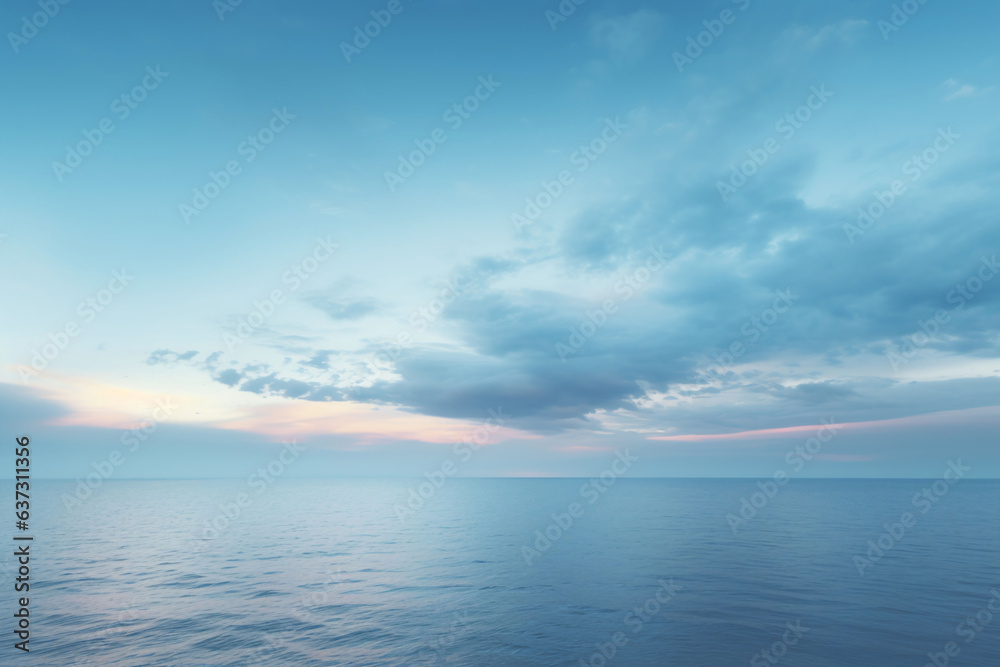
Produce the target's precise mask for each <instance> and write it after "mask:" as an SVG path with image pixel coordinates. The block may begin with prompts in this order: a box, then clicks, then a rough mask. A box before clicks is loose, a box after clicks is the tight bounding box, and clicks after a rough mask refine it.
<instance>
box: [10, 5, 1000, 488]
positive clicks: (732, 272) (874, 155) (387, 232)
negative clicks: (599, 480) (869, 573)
mask: <svg viewBox="0 0 1000 667" xmlns="http://www.w3.org/2000/svg"><path fill="white" fill-rule="evenodd" d="M390 4H391V3H388V2H371V3H350V4H343V5H342V4H337V5H333V4H328V3H319V2H288V3H276V2H262V1H256V0H246V1H245V2H243V3H242V4H240V5H238V6H236V7H233V8H232V11H226V12H224V13H221V19H220V11H219V10H218V7H219V6H221V5H218V4H216V5H214V6H213V4H212V3H211V2H207V1H200V2H173V3H160V4H154V5H148V4H145V3H143V4H136V3H127V2H104V3H100V4H99V5H98V6H93V5H87V4H85V3H80V4H77V3H74V2H70V3H69V4H66V5H59V8H58V12H57V13H55V15H54V16H52V17H51V18H48V20H47V21H41V20H40V19H35V20H36V23H44V25H42V27H40V28H38V29H37V30H34V31H33V30H32V29H31V28H30V27H28V28H25V25H27V24H26V23H25V21H26V20H27V21H29V22H30V21H31V20H33V19H32V18H31V17H32V15H35V14H36V13H37V12H39V11H42V10H40V9H39V5H38V4H37V3H30V2H20V1H19V2H13V3H7V4H5V6H4V7H3V9H2V11H0V24H2V25H3V26H4V30H5V33H6V41H7V44H6V45H5V46H4V47H3V48H2V49H0V53H2V55H0V72H2V84H3V90H4V93H5V94H4V99H5V104H3V105H2V107H0V114H2V116H0V118H2V123H3V127H4V128H6V130H7V131H6V132H4V133H3V136H2V144H0V148H2V155H3V159H2V161H0V170H2V171H0V206H2V209H0V210H2V211H3V215H2V223H0V232H2V233H3V234H4V235H5V236H3V237H2V242H0V275H2V278H3V281H4V284H5V285H7V289H5V290H3V293H2V294H0V300H2V304H3V312H4V313H5V318H4V325H3V345H2V347H0V354H2V369H0V372H2V373H3V377H2V378H0V379H2V382H3V383H2V384H0V391H2V393H3V394H4V400H3V403H2V406H3V408H2V409H3V410H4V411H5V413H7V414H6V415H5V416H6V417H7V418H8V419H9V420H13V422H14V423H16V424H18V426H17V428H19V429H21V431H23V432H24V433H28V434H31V435H32V436H33V437H35V438H37V439H39V440H42V441H44V442H45V443H46V444H45V451H46V454H43V455H40V456H39V459H38V461H37V463H36V465H37V467H38V474H40V475H42V476H53V477H67V478H76V477H81V476H83V475H85V474H87V472H88V471H90V470H91V466H92V465H93V463H94V462H95V461H100V460H103V459H104V458H106V457H107V456H108V455H109V453H110V452H113V451H115V450H116V448H118V449H120V448H121V438H122V435H123V433H127V432H128V431H129V430H130V429H133V428H136V427H139V426H141V425H143V424H144V423H145V424H146V426H147V428H150V425H151V424H153V425H155V427H156V428H155V429H153V430H152V432H151V433H148V434H147V435H148V440H144V441H143V446H142V447H141V448H138V449H136V450H135V451H134V452H128V456H127V457H125V458H126V461H125V462H124V464H122V465H121V466H120V469H118V470H116V472H115V474H116V475H117V476H120V477H150V476H152V477H160V476H168V477H187V476H193V477H205V476H233V477H242V476H245V475H246V474H247V471H248V470H252V469H253V468H254V467H255V466H256V465H257V464H258V463H260V462H266V461H267V460H268V458H269V457H270V456H271V452H274V451H277V450H278V449H280V447H281V445H280V444H279V443H281V442H284V441H290V440H296V441H297V442H300V443H304V445H305V446H306V447H307V451H308V454H306V455H304V456H303V459H302V460H303V461H309V462H310V463H309V464H308V466H301V467H300V468H299V469H297V470H296V471H295V472H294V474H299V475H306V474H315V475H412V476H419V475H421V474H423V473H424V472H426V471H428V470H433V469H437V468H438V467H439V466H440V463H441V461H442V460H445V459H447V458H448V457H451V456H453V444H454V443H455V442H456V441H460V440H462V439H464V438H467V437H470V436H471V435H472V434H475V433H476V430H477V429H480V428H482V427H483V425H484V423H486V420H487V419H490V418H491V417H490V414H491V413H490V412H489V411H491V410H492V411H494V413H496V411H498V410H499V411H501V412H500V414H502V415H505V416H504V418H503V424H502V425H500V427H499V428H497V429H492V428H491V429H490V430H489V434H488V435H489V440H488V442H487V444H486V445H485V446H483V447H482V448H481V449H477V450H476V455H475V457H472V458H471V459H470V460H469V461H467V462H463V466H461V470H460V471H459V472H460V474H463V475H589V474H593V473H594V472H596V471H599V470H601V469H603V466H604V463H605V460H610V458H611V457H613V452H614V450H615V449H616V448H619V447H628V448H630V449H631V450H632V451H634V452H639V453H640V456H641V459H642V461H643V464H642V466H637V468H636V471H637V472H636V475H639V476H642V475H648V476H715V475H720V476H766V475H769V474H771V473H772V472H773V471H775V470H776V469H778V468H780V467H782V466H783V465H784V457H785V455H786V453H787V452H788V451H789V450H791V449H793V448H794V447H795V446H796V445H800V444H801V443H803V442H804V441H806V439H807V438H808V437H810V436H811V435H812V433H813V432H814V431H815V430H816V429H818V428H819V427H820V425H821V424H822V423H823V420H829V419H833V420H834V421H835V422H836V423H837V424H843V425H845V426H844V427H843V428H842V429H840V430H839V431H838V433H837V435H836V437H835V438H834V439H833V440H832V441H831V442H829V443H827V444H824V445H823V448H822V451H821V452H819V453H818V454H817V455H816V457H815V458H814V459H813V460H810V465H809V467H808V468H807V469H805V470H803V471H802V473H801V474H802V475H804V476H861V477H872V476H875V477H878V476H897V475H900V476H935V475H937V474H938V473H939V468H941V467H942V465H944V464H945V462H946V461H947V460H948V459H949V458H954V457H956V456H961V457H964V459H963V460H965V461H966V463H969V462H971V463H972V464H973V468H974V471H973V473H972V474H973V475H975V476H984V477H994V476H996V475H997V474H998V472H1000V465H998V457H997V448H996V435H995V434H996V433H997V428H996V427H997V425H998V422H1000V410H998V405H1000V359H998V345H1000V334H998V332H1000V318H998V309H997V304H998V300H1000V296H998V294H1000V280H992V278H993V277H994V275H995V273H996V272H997V271H998V270H1000V269H996V268H995V261H996V260H995V257H996V254H997V252H998V234H997V233H998V223H997V215H996V211H997V210H998V206H997V204H998V202H997V194H996V193H997V191H998V188H997V185H998V182H997V181H998V178H997V175H998V173H1000V171H998V168H1000V163H998V158H997V155H998V154H1000V152H998V150H997V149H998V145H1000V134H998V124H997V111H998V91H997V87H996V84H997V66H998V54H997V47H996V25H997V19H998V12H1000V8H998V7H997V6H996V4H995V3H991V2H963V3H943V2H934V1H933V0H931V1H929V2H926V3H925V4H922V5H920V4H919V3H914V4H913V5H912V6H911V5H907V8H909V9H911V10H915V11H913V13H912V14H909V15H905V16H906V20H905V22H903V21H902V19H901V17H903V16H904V14H898V13H897V14H896V15H895V17H894V11H895V10H894V6H893V4H892V3H883V2H842V3H819V2H776V3H763V2H756V1H751V2H747V1H746V0H740V1H739V2H710V3H684V4H679V3H674V4H666V3H660V4H644V3H637V2H600V1H598V0H588V1H587V2H586V3H584V4H582V5H580V6H578V7H577V8H576V10H575V11H574V12H573V13H572V14H570V15H568V16H565V17H563V18H565V21H558V22H556V21H554V20H553V19H552V18H551V17H552V16H553V15H551V14H550V15H548V16H547V15H546V12H547V11H550V12H552V11H554V12H558V11H559V9H558V7H559V5H558V3H556V2H510V3H502V4H486V3H471V2H460V1H441V2H433V1H420V2H409V1H407V0H402V1H401V2H400V3H399V4H393V5H392V7H390ZM389 9H394V10H396V13H394V14H393V13H391V12H389ZM899 11H903V10H902V9H900V10H899ZM371 12H375V13H376V14H375V16H376V17H382V19H383V22H385V23H386V25H384V26H382V27H380V28H379V30H378V34H377V35H376V36H375V37H373V38H371V39H370V41H369V43H368V44H367V45H364V46H363V48H358V49H357V51H356V52H352V53H351V55H350V61H349V62H348V58H346V57H345V55H344V52H345V48H344V47H343V46H342V45H343V44H344V43H351V42H352V41H353V40H354V39H355V34H356V33H355V27H360V28H361V29H362V30H363V29H364V26H365V24H366V23H367V22H370V21H372V20H374V19H373V15H372V14H371ZM387 12H388V13H387ZM387 16H388V17H390V18H391V20H388V21H386V20H385V17H387ZM25 17H28V18H27V19H26V18H25ZM894 18H895V20H896V24H898V25H896V24H893V23H892V21H893V19H894ZM706 22H707V24H706ZM886 22H888V23H886ZM888 25H892V26H893V28H897V27H898V29H891V28H887V27H886V26H888ZM553 26H554V27H553ZM369 29H370V30H371V32H373V33H374V32H375V29H374V28H373V27H372V28H369ZM710 31H714V32H716V33H717V34H714V35H713V34H711V32H710ZM699 33H701V34H700V35H699ZM12 35H13V36H12ZM689 38H690V39H691V40H693V43H697V41H698V40H699V39H700V40H701V42H702V44H703V46H702V47H701V52H700V53H699V52H698V50H697V49H695V48H693V47H690V44H691V43H692V42H689ZM357 44H362V45H363V42H357ZM689 49H690V50H689ZM348 50H349V49H348ZM678 53H679V54H682V55H686V56H687V57H688V58H689V60H688V61H685V60H683V59H682V58H680V56H677V55H675V54H678ZM678 62H681V63H682V66H681V67H678V66H677V63H678ZM477 93H478V97H477ZM123 95H124V96H125V99H124V100H123V99H122V96H123ZM455 105H459V109H458V110H456V109H455ZM463 105H464V106H463ZM126 110H127V112H128V113H127V115H126V113H125V111H126ZM796 114H798V116H797V117H796ZM456 119H457V120H456ZM458 121H460V122H458ZM102 123H104V125H103V127H104V128H105V129H106V128H109V127H110V128H112V131H111V132H105V131H102V130H101V128H102ZM88 137H90V138H89V139H88ZM97 137H99V138H100V141H99V142H97V141H96V139H95V138H97ZM81 142H83V146H82V148H81ZM255 142H256V143H255ZM91 143H95V144H96V145H89V144H91ZM254 146H256V147H254ZM421 147H424V148H421ZM427 147H433V151H431V150H430V149H429V148H427ZM71 149H72V150H73V151H77V150H78V149H79V152H87V153H88V154H87V155H86V156H83V157H82V158H81V159H80V161H79V164H78V165H77V166H73V165H75V164H76V162H75V160H76V158H75V157H71V156H68V155H67V153H68V152H69V151H70V150H71ZM414 151H422V153H428V154H422V153H417V154H415V155H416V157H415V158H413V162H419V163H420V164H419V166H416V167H415V168H414V169H413V170H412V174H411V173H409V172H408V171H407V170H406V168H405V167H404V168H403V170H402V171H400V160H401V159H402V160H404V161H410V160H411V157H412V156H413V155H414ZM755 156H756V162H753V159H754V158H755ZM251 157H252V159H250V158H251ZM67 160H69V162H67ZM57 163H58V164H57ZM67 165H68V166H67ZM68 167H72V168H68ZM227 168H228V169H229V171H228V172H227V171H226V170H227ZM387 172H390V173H393V172H394V173H396V175H397V176H398V175H400V174H404V175H405V178H403V177H400V178H401V181H402V182H400V180H396V179H393V178H392V177H391V176H390V177H388V180H389V181H394V183H393V185H392V187H390V186H389V185H387V176H386V174H387ZM213 174H214V180H215V183H224V187H221V188H215V187H214V185H213ZM734 174H735V176H734ZM560 180H561V182H560ZM206 186H208V194H211V195H212V196H211V197H208V196H205V195H206V192H205V190H206ZM894 187H895V188H896V190H895V193H893V188H894ZM553 194H555V196H553ZM723 195H724V196H723ZM203 196H204V197H205V199H204V200H202V199H200V197H203ZM880 197H881V200H880ZM199 202H200V204H203V205H204V206H203V208H202V209H195V205H196V203H199ZM533 206H537V207H538V210H537V212H536V211H535V210H534V209H533V208H532V207H533ZM186 207H191V208H186ZM859 209H861V210H865V211H869V212H872V213H874V215H873V216H872V220H871V223H870V224H869V223H867V222H866V223H865V224H866V225H867V226H866V227H862V226H858V220H859ZM192 210H196V211H197V212H196V213H193V212H192ZM185 211H186V213H185ZM536 213H537V215H536ZM518 216H520V217H518ZM529 218H530V219H529ZM863 221H864V220H863ZM525 223H530V224H525ZM333 246H336V247H335V249H332V248H333ZM331 249H332V250H331ZM116 271H117V272H119V274H118V275H119V278H115V273H114V272H116ZM123 271H124V274H123V273H122V272H123ZM970 281H971V282H970ZM449 286H451V287H449ZM977 287H978V288H977ZM782 294H784V295H785V296H784V297H783V298H782V297H781V295H782ZM88 299H95V300H97V304H98V305H99V306H100V311H99V312H98V309H97V308H96V307H94V306H93V305H91V306H87V305H86V302H87V300H88ZM102 299H103V301H104V302H106V303H102ZM272 299H273V301H272ZM81 303H83V304H85V305H83V306H81V305H80V304H81ZM255 311H256V312H258V313H261V314H260V315H252V316H251V313H252V312H255ZM248 317H249V318H250V319H251V320H253V323H251V322H248V323H247V324H244V325H243V329H242V331H243V332H244V333H248V334H249V335H246V336H243V335H241V334H240V331H241V328H240V323H241V321H243V320H247V318H248ZM935 318H937V319H935ZM254 323H255V324H254ZM67 325H70V328H71V330H72V331H75V332H76V333H75V334H73V335H70V334H66V335H65V337H63V336H62V334H61V333H60V332H65V331H66V327H67ZM924 332H929V334H931V335H926V334H925V333H924ZM915 334H916V339H915V340H914V338H913V336H914V335H915ZM64 338H65V340H64ZM60 341H63V342H65V345H60V344H59V343H60ZM234 341H235V343H234ZM46 345H49V348H48V350H47V352H48V353H49V354H46V349H45V346H46ZM53 346H55V347H53ZM734 346H735V347H734ZM62 348H64V349H62ZM731 351H732V352H735V354H734V356H733V357H732V358H731V359H730V358H729V357H727V356H726V355H727V354H728V353H730V352H731ZM39 355H41V356H39ZM47 357H51V358H47ZM157 401H161V402H163V401H166V402H167V403H168V404H170V405H172V406H176V407H171V409H170V411H169V414H166V413H165V412H164V410H162V409H161V410H160V411H159V412H158V413H156V414H158V415H159V417H154V410H155V409H156V407H157ZM161 417H162V418H161ZM146 420H154V421H152V422H147V421H146ZM7 423H10V422H9V421H8V422H7ZM640 467H641V468H642V469H641V470H640V469H639V468H640ZM290 474H293V473H290Z"/></svg>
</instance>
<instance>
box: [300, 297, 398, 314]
mask: <svg viewBox="0 0 1000 667" xmlns="http://www.w3.org/2000/svg"><path fill="white" fill-rule="evenodd" d="M302 300H303V301H305V302H306V303H308V304H309V305H310V306H312V307H314V308H318V309H319V310H321V311H323V312H324V313H326V314H327V316H329V317H330V318H331V319H334V320H360V319H361V318H362V317H365V316H366V315H370V314H371V313H374V312H376V311H377V310H378V308H379V304H378V301H377V300H375V299H372V298H363V299H336V298H333V297H331V296H329V295H327V294H310V295H304V296H303V297H302Z"/></svg>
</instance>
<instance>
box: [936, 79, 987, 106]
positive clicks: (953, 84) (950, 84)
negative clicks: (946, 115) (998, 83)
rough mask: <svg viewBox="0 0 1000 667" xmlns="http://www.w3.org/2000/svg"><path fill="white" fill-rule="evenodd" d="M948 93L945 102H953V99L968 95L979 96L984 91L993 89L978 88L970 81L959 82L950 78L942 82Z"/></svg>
mask: <svg viewBox="0 0 1000 667" xmlns="http://www.w3.org/2000/svg"><path fill="white" fill-rule="evenodd" d="M942 85H943V86H944V87H945V89H946V90H948V94H947V95H945V96H944V101H945V102H951V101H952V100H958V99H963V98H967V97H978V96H979V95H982V94H983V93H985V92H987V91H989V90H992V87H990V88H977V87H975V86H973V85H972V84H969V83H959V82H958V81H956V80H955V79H948V80H947V81H945V82H944V83H943V84H942Z"/></svg>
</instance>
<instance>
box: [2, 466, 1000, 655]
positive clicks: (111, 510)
mask: <svg viewBox="0 0 1000 667" xmlns="http://www.w3.org/2000/svg"><path fill="white" fill-rule="evenodd" d="M418 483H419V482H417V481H414V482H410V481H400V480H333V481H313V480H308V481H303V480H292V479H280V480H277V481H276V482H275V483H274V484H273V485H272V486H271V487H270V488H268V489H267V490H266V491H265V492H264V493H261V494H260V495H258V494H257V493H256V489H254V488H250V487H248V486H247V485H246V484H245V483H243V482H236V481H225V482H220V481H155V482H106V483H105V484H104V485H103V486H101V487H100V488H99V489H98V490H97V492H96V493H95V494H94V495H93V496H92V497H91V498H89V499H87V500H85V501H83V502H81V503H80V505H79V506H77V507H75V508H74V509H73V510H71V511H68V510H67V509H66V508H65V507H64V505H63V502H62V501H61V497H62V495H63V494H64V493H73V489H74V487H75V483H64V482H35V483H33V496H34V500H33V523H32V531H31V533H33V534H34V535H35V542H34V543H33V546H32V556H33V558H32V570H31V578H32V581H31V613H32V616H31V619H32V631H33V632H32V639H31V647H32V651H31V653H30V655H17V656H15V660H13V661H7V660H6V659H5V660H3V661H0V662H3V663H4V664H23V665H53V666H62V665H183V666H195V665H251V664H257V665H433V664H441V665H512V666H513V665H567V666H569V665H581V664H583V665H595V666H599V665H602V664H605V661H606V664H608V665H683V666H705V667H722V666H727V667H728V666H731V665H748V664H749V665H771V664H780V665H787V666H789V667H792V666H802V667H825V666H831V667H832V666H867V665H871V666H873V667H896V666H900V667H903V666H913V667H922V666H923V665H925V664H928V663H929V660H930V658H929V657H928V653H932V654H934V653H939V652H942V651H944V650H945V646H946V645H947V644H948V642H955V643H956V646H957V648H958V649H959V653H958V655H956V656H954V657H952V658H950V663H949V664H951V665H956V666H959V667H962V666H964V667H974V666H979V667H997V666H998V665H1000V612H990V611H989V610H988V605H989V603H990V601H991V598H992V596H993V593H992V592H991V591H994V590H996V591H998V593H997V595H998V596H1000V482H995V481H978V480H962V481H960V482H958V483H957V484H955V485H954V486H952V487H950V488H949V489H948V492H947V494H946V495H944V496H942V497H940V499H939V500H938V501H937V502H936V503H934V504H933V505H931V506H930V508H929V509H927V511H926V513H922V509H926V507H927V506H926V505H924V504H920V505H915V504H914V502H913V500H914V495H915V494H918V493H920V492H921V490H922V489H924V488H929V485H930V481H924V480H894V481H882V480H852V481H845V480H793V481H792V482H790V483H789V484H788V486H786V487H784V488H782V489H780V491H779V492H778V493H777V495H775V496H774V497H773V498H771V499H769V500H767V503H766V504H765V505H764V506H763V507H762V508H761V509H758V510H757V513H756V515H755V516H753V517H751V518H750V519H749V520H748V521H747V522H746V524H745V525H742V526H739V527H738V529H737V532H736V533H735V534H734V532H733V530H732V529H731V527H730V521H727V518H726V515H727V514H733V515H738V514H739V512H740V506H741V499H743V498H746V499H748V500H749V499H750V496H751V494H752V493H753V492H755V491H756V490H757V488H756V486H755V485H756V481H755V480H643V479H619V480H618V481H617V482H616V483H615V484H614V485H613V486H612V487H610V488H609V489H607V492H606V493H603V494H600V495H597V496H596V498H597V499H596V500H595V501H594V502H593V503H590V502H589V500H591V499H594V498H595V495H594V494H589V493H588V494H587V495H581V492H580V490H581V485H582V484H583V483H584V480H573V479H560V480H459V479H452V480H448V481H447V482H446V483H445V485H444V486H443V487H442V488H441V489H440V490H438V491H436V492H435V494H434V495H433V496H432V497H431V498H430V499H429V500H427V501H426V503H425V505H424V507H422V508H421V509H419V510H417V511H415V512H413V513H412V514H408V515H406V516H405V518H404V520H400V518H399V516H398V512H397V509H396V508H397V506H403V505H405V503H406V499H407V494H408V490H409V488H410V487H415V486H416V485H417V484H418ZM3 484H4V489H5V495H4V497H8V498H10V497H12V495H13V490H12V485H11V483H10V482H4V483H3ZM240 493H246V494H247V497H248V498H250V500H251V503H250V505H249V506H248V507H243V508H238V507H237V506H235V505H234V504H233V503H234V501H235V500H236V498H237V496H238V495H239V494H240ZM761 499H762V496H758V497H757V498H756V501H757V502H758V503H760V501H761ZM571 503H578V504H579V510H577V511H576V512H575V513H576V514H577V516H576V517H572V516H569V512H568V510H569V508H570V505H571ZM227 506H228V512H229V514H230V515H232V516H235V518H233V519H227V518H225V516H226V515H225V512H226V511H227ZM236 509H238V510H239V516H236V515H235V510H236ZM745 511H746V510H745ZM581 512H582V513H581ZM904 512H910V513H911V514H912V515H913V516H914V519H915V522H916V523H915V524H913V525H912V526H911V527H909V528H905V529H904V531H903V532H902V533H900V532H899V528H898V527H896V528H895V532H896V535H897V536H898V538H897V537H890V536H888V535H886V528H885V527H884V526H885V524H889V527H890V528H893V526H892V524H894V523H897V522H899V521H900V517H901V515H902V514H903V513H904ZM553 514H555V515H557V516H559V515H563V514H566V515H567V516H559V520H560V522H561V523H563V525H564V526H568V527H566V528H560V527H558V526H552V525H551V524H554V519H553V516H552V515H553ZM569 519H571V520H572V525H568V520H569ZM213 521H214V523H215V526H216V527H221V530H215V529H213V528H209V527H210V526H211V525H212V522H213ZM227 522H228V524H229V525H228V526H226V525H225V524H226V523H227ZM4 530H5V531H7V532H5V533H4V534H3V539H4V540H5V542H6V543H7V544H10V543H11V542H10V534H9V527H5V528H4ZM536 531H540V532H541V534H543V535H544V534H545V532H546V531H548V533H549V536H548V537H546V538H544V539H540V538H539V533H536ZM880 536H881V537H882V544H883V545H886V544H889V545H890V548H888V549H886V550H884V551H883V552H882V553H883V556H882V557H881V558H878V559H877V560H876V559H875V558H872V559H870V561H858V560H856V559H855V556H865V554H866V552H867V551H869V549H870V547H869V545H868V541H869V540H873V541H874V542H876V543H877V541H878V540H879V538H880ZM552 537H554V538H555V539H550V538H552ZM205 538H210V539H205ZM536 547H537V549H536ZM7 551H12V550H7ZM872 555H873V556H877V552H875V551H872ZM865 557H866V558H867V556H865ZM529 560H530V561H531V562H530V564H529V562H528V561H529ZM859 562H861V563H867V562H870V563H871V564H870V565H867V564H862V565H861V566H860V567H861V568H862V569H863V576H861V574H859ZM11 576H12V558H11V556H10V555H5V557H3V558H0V577H2V578H3V587H4V589H5V590H7V591H8V593H7V594H6V595H4V596H2V602H0V604H3V605H4V606H5V607H9V608H11V611H12V610H13V609H12V608H13V600H14V594H13V592H12V591H11V587H10V584H11ZM657 598H659V600H658V599H657ZM995 599H997V601H996V602H994V603H993V606H994V608H1000V598H995ZM977 613H979V620H978V621H977V620H976V615H977ZM4 614H5V616H7V618H8V619H9V618H10V616H9V615H7V612H4ZM970 617H971V618H972V621H973V623H972V624H969V623H968V622H967V621H966V619H969V618H970ZM987 617H989V618H987ZM788 624H791V627H794V628H796V631H795V632H792V631H790V630H789V629H788V628H789V625H788ZM7 625H8V626H9V627H10V626H11V625H12V623H11V621H10V620H8V622H7ZM976 628H978V630H977V629H976ZM7 634H8V640H7V641H8V642H10V643H13V642H12V640H11V639H10V637H11V635H10V634H9V630H8V633H7ZM615 639H617V640H618V644H617V645H616V643H615ZM786 640H787V641H786ZM602 648H603V651H604V653H607V654H609V655H611V658H610V659H607V658H605V656H604V655H602V653H601V650H602ZM10 650H11V647H10V646H7V647H5V648H4V649H3V655H7V656H9V655H10ZM765 650H766V651H768V652H769V653H767V654H766V655H765V654H763V653H761V652H762V651H765ZM581 661H582V662H581Z"/></svg>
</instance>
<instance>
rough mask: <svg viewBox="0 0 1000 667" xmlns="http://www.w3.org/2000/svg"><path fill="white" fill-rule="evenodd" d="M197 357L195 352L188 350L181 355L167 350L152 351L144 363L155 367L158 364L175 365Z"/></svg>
mask: <svg viewBox="0 0 1000 667" xmlns="http://www.w3.org/2000/svg"><path fill="white" fill-rule="evenodd" d="M197 355H198V351H197V350H189V351H187V352H185V353H183V354H181V353H179V352H174V351H173V350H167V349H163V350H154V351H153V352H151V353H150V354H149V357H148V358H147V359H146V363H147V364H149V365H150V366H156V365H158V364H176V363H177V362H179V361H189V360H191V359H193V358H194V357H195V356H197Z"/></svg>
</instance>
